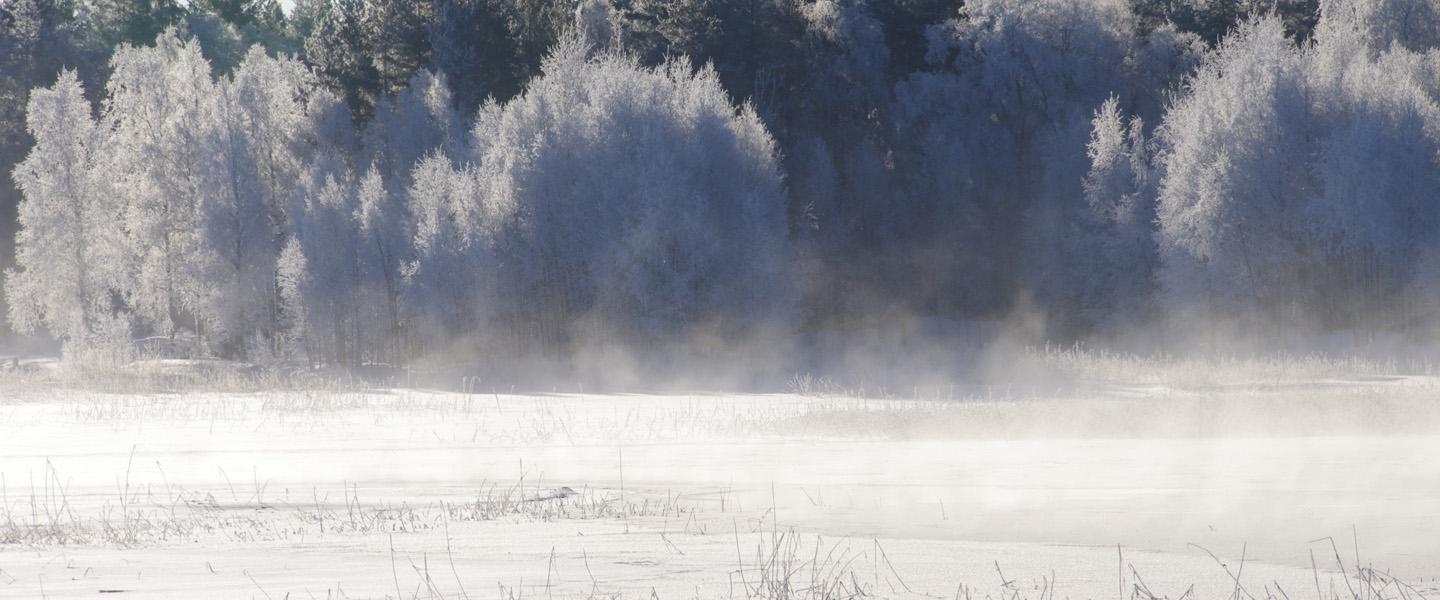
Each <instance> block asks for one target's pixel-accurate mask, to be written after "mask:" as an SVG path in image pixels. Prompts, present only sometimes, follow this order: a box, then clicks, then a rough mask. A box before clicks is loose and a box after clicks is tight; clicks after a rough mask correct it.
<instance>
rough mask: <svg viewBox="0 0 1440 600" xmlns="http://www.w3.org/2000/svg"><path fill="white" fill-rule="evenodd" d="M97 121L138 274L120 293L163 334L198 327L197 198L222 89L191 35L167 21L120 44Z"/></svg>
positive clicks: (201, 277)
mask: <svg viewBox="0 0 1440 600" xmlns="http://www.w3.org/2000/svg"><path fill="white" fill-rule="evenodd" d="M111 66H112V69H113V71H114V73H113V74H112V75H111V77H110V82H109V85H108V86H107V90H108V98H107V101H106V110H105V113H104V115H103V117H102V119H103V120H102V125H103V127H104V128H105V129H106V130H107V132H108V134H109V135H108V138H107V140H106V142H105V145H106V150H107V152H106V164H105V166H104V167H103V169H104V171H105V173H106V176H107V177H110V178H111V181H113V182H114V183H115V185H116V189H117V191H118V193H119V194H121V195H122V196H123V197H124V198H125V204H126V216H125V229H126V233H127V235H128V238H129V243H130V255H131V257H132V260H133V262H134V263H135V266H134V268H135V273H136V275H135V278H134V280H133V281H131V282H129V283H130V284H129V286H128V289H127V297H128V298H129V301H130V305H131V308H132V309H133V310H134V311H135V314H136V316H138V317H139V318H140V319H141V320H142V321H143V322H144V323H145V324H146V325H148V326H149V327H152V328H153V329H154V330H155V331H157V332H159V333H161V334H164V335H174V334H175V333H177V332H178V331H179V330H181V329H190V328H192V327H193V328H195V330H199V329H201V328H202V327H201V326H202V325H203V322H202V321H201V320H199V318H198V312H197V311H198V310H199V309H200V305H201V302H202V299H203V298H204V296H205V294H206V293H207V292H208V290H207V289H206V286H205V281H206V277H205V273H204V269H205V257H206V252H205V250H206V249H205V246H204V245H203V244H202V241H203V233H204V228H203V227H202V226H201V223H202V221H201V212H200V207H201V198H202V197H204V196H205V195H206V194H207V193H208V192H209V190H208V189H207V184H208V182H207V181H206V178H207V175H206V173H205V172H204V171H202V170H201V169H199V168H196V162H197V161H206V160H207V159H209V158H210V157H211V156H212V154H211V152H212V150H213V146H212V140H213V135H214V130H213V124H214V123H215V119H214V115H215V114H216V111H217V107H216V104H217V101H218V100H219V98H220V96H221V94H220V92H219V90H218V89H217V87H216V85H215V82H214V81H213V80H212V79H211V77H210V65H209V64H208V63H207V62H206V61H205V58H204V56H202V55H201V51H200V46H199V44H198V43H196V42H195V41H193V40H191V41H182V40H181V39H180V38H179V37H178V36H177V35H176V34H175V33H174V32H173V31H171V32H168V33H166V34H164V35H161V36H160V38H159V39H157V40H156V45H155V46H154V47H138V48H137V47H131V46H122V47H121V48H120V49H118V50H116V52H115V56H114V58H113V60H112V63H111Z"/></svg>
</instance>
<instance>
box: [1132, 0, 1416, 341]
mask: <svg viewBox="0 0 1440 600" xmlns="http://www.w3.org/2000/svg"><path fill="white" fill-rule="evenodd" d="M1384 4H1385V3H1378V4H1376V5H1374V6H1383V5H1384ZM1337 6H1341V7H1343V6H1349V5H1348V3H1340V2H1337V3H1327V4H1326V8H1327V9H1330V8H1332V7H1337ZM1374 6H1372V8H1373V7H1374ZM1373 17H1374V15H1373V14H1370V15H1366V14H1364V13H1357V12H1355V11H1352V10H1333V11H1329V10H1327V12H1324V13H1322V15H1321V22H1320V25H1319V27H1318V28H1317V30H1316V31H1317V32H1316V43H1315V46H1314V47H1313V48H1310V49H1306V50H1300V49H1296V48H1295V47H1294V46H1293V45H1291V44H1289V42H1288V40H1287V39H1286V38H1285V35H1284V30H1283V28H1282V26H1281V24H1280V23H1279V21H1278V20H1277V19H1276V18H1274V17H1265V18H1257V19H1252V20H1251V21H1249V22H1247V23H1246V24H1245V25H1244V26H1242V27H1241V28H1240V29H1238V30H1237V31H1236V32H1235V33H1234V34H1232V35H1231V36H1230V37H1229V38H1227V39H1226V40H1225V41H1224V42H1222V44H1221V46H1220V48H1219V49H1218V51H1217V52H1216V53H1215V54H1214V55H1212V56H1210V57H1208V58H1207V60H1206V61H1205V64H1204V65H1203V66H1202V67H1201V69H1200V71H1199V72H1198V73H1197V74H1196V75H1195V77H1194V78H1193V80H1192V81H1191V82H1190V84H1189V85H1188V86H1187V93H1186V94H1185V95H1184V96H1183V97H1181V98H1180V99H1179V100H1178V101H1177V103H1176V105H1175V107H1174V108H1173V109H1172V110H1171V111H1170V113H1169V114H1167V116H1166V120H1165V125H1164V127H1163V128H1162V130H1161V136H1160V141H1161V146H1162V150H1163V152H1164V154H1163V157H1164V159H1163V165H1162V166H1163V172H1164V178H1163V180H1162V181H1161V185H1160V195H1159V222H1160V233H1161V239H1160V241H1161V245H1162V249H1163V251H1164V253H1165V257H1166V264H1165V269H1164V273H1165V277H1164V281H1165V284H1166V291H1167V296H1168V305H1169V310H1170V311H1171V312H1177V313H1178V311H1181V310H1184V309H1187V308H1197V307H1198V308H1201V309H1203V310H1206V311H1208V312H1209V313H1211V314H1212V315H1216V314H1225V315H1227V316H1230V317H1237V316H1238V317H1239V318H1241V319H1242V320H1248V321H1250V322H1254V321H1259V322H1262V323H1264V325H1265V327H1266V328H1267V329H1266V331H1269V332H1271V333H1274V332H1276V331H1279V332H1283V331H1286V330H1290V329H1293V328H1294V327H1297V326H1305V327H1309V326H1317V325H1318V326H1321V327H1336V328H1363V329H1368V330H1373V329H1374V328H1395V329H1409V327H1408V325H1409V324H1410V323H1412V322H1413V319H1414V318H1415V315H1416V312H1417V310H1420V309H1419V308H1418V306H1417V305H1416V303H1415V302H1414V301H1413V298H1412V296H1411V295H1410V294H1409V293H1407V292H1406V290H1407V289H1410V288H1412V287H1414V286H1416V285H1417V282H1418V281H1419V278H1422V277H1426V276H1428V275H1426V274H1425V273H1422V272H1420V271H1419V270H1418V269H1417V267H1418V266H1419V264H1420V263H1421V262H1423V261H1420V260H1418V257H1422V256H1426V255H1428V254H1430V253H1433V252H1434V251H1435V249H1436V244H1437V242H1440V238H1437V233H1440V222H1437V220H1436V219H1435V218H1434V217H1432V216H1431V213H1433V211H1432V210H1430V208H1429V206H1430V204H1431V203H1432V202H1433V190H1434V189H1436V186H1437V185H1440V164H1437V156H1440V137H1437V132H1440V104H1437V97H1436V94H1435V93H1434V90H1435V85H1434V83H1433V78H1432V77H1431V75H1432V74H1433V73H1434V72H1435V71H1434V67H1433V59H1430V58H1427V57H1425V56H1422V55H1418V54H1416V53H1414V52H1412V51H1411V50H1409V49H1407V48H1406V47H1405V46H1404V45H1401V44H1399V43H1394V44H1391V43H1379V44H1377V43H1376V41H1375V39H1374V38H1373V37H1372V35H1373V33H1374V31H1375V30H1374V29H1371V28H1370V27H1369V24H1370V23H1373V22H1374V21H1373ZM1387 35H1389V36H1392V38H1393V36H1398V35H1400V34H1398V33H1391V34H1387ZM1389 41H1391V42H1398V40H1396V39H1390V40H1389ZM1380 48H1385V50H1380ZM1432 55H1433V53H1432ZM1427 65H1430V66H1427ZM1426 310H1434V309H1433V307H1432V308H1429V309H1426Z"/></svg>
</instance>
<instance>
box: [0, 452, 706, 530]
mask: <svg viewBox="0 0 1440 600" xmlns="http://www.w3.org/2000/svg"><path fill="white" fill-rule="evenodd" d="M0 489H3V490H4V492H3V494H0V547H3V546H22V547H30V548H47V547H54V546H84V545H97V544H98V545H105V546H111V547H117V548H133V547H141V546H146V545H151V544H157V543H166V542H174V541H186V542H195V541H201V540H202V539H203V540H219V541H222V542H226V543H239V542H267V541H283V540H290V539H303V538H305V537H306V536H314V535H327V534H330V535H360V536H363V535H371V534H380V533H385V534H395V533H416V532H425V531H435V530H439V529H441V528H443V527H447V526H448V524H449V523H450V522H457V523H458V522H478V521H500V520H506V521H513V522H553V521H561V520H619V519H630V518H644V517H656V518H660V517H663V518H666V519H672V518H674V519H685V518H687V517H691V516H693V514H694V512H695V509H694V508H691V507H689V506H686V505H683V504H682V503H681V502H680V498H679V496H673V497H672V496H667V497H666V498H664V499H663V500H661V499H655V498H650V497H642V498H639V499H635V498H634V497H633V496H631V497H625V496H623V495H620V494H616V493H614V492H610V491H603V490H594V489H589V488H584V489H581V490H578V491H577V490H573V489H570V488H568V487H561V488H544V487H540V486H536V485H527V484H526V483H525V482H524V480H523V479H522V480H520V481H518V482H516V483H514V484H511V485H505V486H501V485H495V484H482V485H481V486H480V489H479V490H478V491H477V493H476V496H475V497H474V499H473V500H469V501H464V502H447V501H435V502H424V503H413V504H412V503H410V502H400V503H390V502H384V501H362V500H361V495H360V491H359V489H358V488H347V489H346V491H345V493H344V499H343V502H342V503H339V504H335V503H331V502H330V501H329V498H328V496H327V497H323V498H322V497H321V495H320V494H319V492H318V491H316V492H314V493H313V495H312V498H311V499H310V500H309V501H308V502H307V501H292V500H291V499H290V498H289V497H288V494H287V496H286V498H285V499H283V500H279V499H267V498H266V490H265V487H264V485H263V484H261V483H258V482H257V483H256V484H255V488H254V490H253V491H252V492H251V493H250V494H249V495H248V496H246V497H244V498H243V499H242V497H241V496H240V495H239V494H237V493H236V492H235V490H234V489H233V488H232V489H231V490H230V491H229V498H230V501H228V502H227V501H224V500H221V499H219V498H217V497H216V496H215V494H214V493H212V492H200V491H191V490H183V489H178V488H171V487H170V486H168V485H166V486H165V488H164V490H157V489H155V488H154V487H153V486H149V485H146V486H133V487H132V486H131V485H130V482H129V475H128V473H127V474H126V476H125V477H124V478H123V479H119V480H117V490H116V492H115V496H114V497H113V498H110V499H107V500H105V501H104V502H103V503H102V504H100V505H99V506H97V507H91V508H92V512H91V513H89V514H82V513H81V510H82V509H81V508H80V507H77V506H76V505H74V504H72V502H71V500H70V498H69V495H68V493H67V490H66V488H65V487H64V486H63V485H62V484H61V479H60V477H59V475H58V474H56V473H55V472H54V469H53V467H49V466H48V465H47V470H46V473H45V479H44V481H43V482H41V483H40V485H39V486H38V487H35V486H34V485H33V484H32V487H31V490H30V492H29V493H28V494H27V495H26V496H25V497H22V498H12V497H11V496H10V495H9V489H8V487H0ZM223 495H224V493H223V492H222V496H223Z"/></svg>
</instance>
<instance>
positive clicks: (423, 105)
mask: <svg viewBox="0 0 1440 600" xmlns="http://www.w3.org/2000/svg"><path fill="white" fill-rule="evenodd" d="M464 138H465V135H464V127H463V126H462V125H461V119H460V115H459V114H458V113H457V111H456V110H455V108H454V106H453V103H452V98H451V94H450V88H449V86H448V85H447V84H446V81H445V78H444V77H443V76H440V75H436V74H434V73H431V72H430V71H428V70H422V71H420V72H418V73H416V74H415V76H414V77H412V78H411V79H410V85H408V86H406V87H405V89H403V90H401V91H399V92H398V93H396V94H393V95H391V96H388V97H387V98H385V100H383V101H382V102H381V103H380V104H379V106H377V107H376V111H375V116H374V118H373V119H371V121H370V123H368V124H367V125H366V127H365V131H364V133H363V143H364V151H363V153H362V156H363V160H362V161H361V164H368V165H370V166H373V167H376V168H378V169H379V171H380V175H381V176H382V177H383V178H384V181H385V182H386V183H387V184H389V185H391V186H392V189H396V190H403V189H405V188H406V187H407V186H409V182H410V170H411V169H412V168H413V167H414V166H415V164H416V163H418V162H419V161H420V159H421V158H423V157H424V156H425V155H426V154H429V153H430V152H432V151H435V150H442V151H444V152H446V153H448V154H451V155H455V154H456V153H457V152H458V151H459V148H460V145H461V144H462V143H463V141H464ZM397 216H398V215H397Z"/></svg>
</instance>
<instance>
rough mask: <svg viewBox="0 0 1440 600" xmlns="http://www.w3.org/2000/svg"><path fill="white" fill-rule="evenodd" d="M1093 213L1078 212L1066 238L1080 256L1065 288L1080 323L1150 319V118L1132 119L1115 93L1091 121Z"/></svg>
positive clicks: (1088, 183) (1110, 326)
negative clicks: (1145, 120) (1147, 131)
mask: <svg viewBox="0 0 1440 600" xmlns="http://www.w3.org/2000/svg"><path fill="white" fill-rule="evenodd" d="M1088 153H1089V157H1090V171H1089V173H1087V174H1086V175H1085V180H1084V189H1085V203H1086V207H1087V208H1088V209H1089V210H1088V211H1083V212H1079V213H1077V215H1076V216H1077V218H1075V219H1074V220H1072V221H1071V222H1070V224H1069V227H1070V228H1071V230H1070V231H1069V232H1067V235H1066V236H1065V241H1066V244H1065V248H1066V253H1067V254H1068V255H1069V256H1072V257H1074V259H1075V260H1074V261H1073V263H1072V267H1071V269H1070V270H1068V271H1067V272H1066V273H1065V275H1066V281H1065V286H1066V288H1067V289H1068V290H1069V293H1071V294H1074V295H1075V296H1074V305H1076V306H1079V307H1080V315H1079V316H1080V317H1081V319H1082V322H1081V323H1079V324H1078V326H1079V327H1081V328H1086V329H1092V330H1099V331H1102V332H1103V331H1115V330H1120V329H1123V328H1125V327H1129V326H1135V325H1142V324H1146V322H1147V321H1148V319H1149V318H1150V316H1151V311H1152V307H1153V299H1154V289H1155V287H1156V285H1157V284H1156V279H1155V277H1156V269H1157V267H1158V263H1159V256H1158V253H1157V249H1156V247H1155V226H1154V222H1155V191H1154V189H1153V188H1154V186H1153V184H1152V181H1153V170H1154V169H1153V166H1152V164H1151V153H1150V148H1149V147H1148V144H1147V142H1146V139H1145V127H1144V123H1143V122H1141V120H1140V119H1139V118H1138V117H1131V118H1128V119H1127V118H1125V116H1124V115H1123V114H1121V112H1120V105H1119V99H1118V98H1116V97H1114V96H1111V97H1110V99H1109V100H1106V101H1105V104H1103V105H1101V107H1100V110H1098V111H1097V112H1096V113H1095V119H1094V120H1093V122H1092V125H1091V132H1090V144H1089V147H1088Z"/></svg>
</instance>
